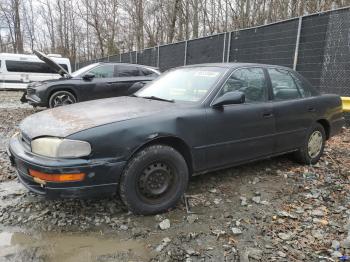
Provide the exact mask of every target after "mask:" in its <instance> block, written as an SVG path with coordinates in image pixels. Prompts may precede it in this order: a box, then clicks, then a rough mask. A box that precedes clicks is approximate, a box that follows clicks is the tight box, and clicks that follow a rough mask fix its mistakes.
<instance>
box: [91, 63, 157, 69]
mask: <svg viewBox="0 0 350 262" xmlns="http://www.w3.org/2000/svg"><path fill="white" fill-rule="evenodd" d="M96 64H112V65H127V66H140V67H145V68H152V69H157V70H158V69H159V68H157V67H154V66H148V65H140V64H131V63H121V62H97V63H96Z"/></svg>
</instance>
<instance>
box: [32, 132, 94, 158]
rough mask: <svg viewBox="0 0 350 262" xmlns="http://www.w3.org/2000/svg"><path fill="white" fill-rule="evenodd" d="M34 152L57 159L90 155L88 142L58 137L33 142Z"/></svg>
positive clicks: (38, 139) (43, 138)
mask: <svg viewBox="0 0 350 262" xmlns="http://www.w3.org/2000/svg"><path fill="white" fill-rule="evenodd" d="M31 147H32V152H33V153H35V154H38V155H42V156H48V157H55V158H78V157H82V156H87V155H90V153H91V146H90V144H89V143H88V142H85V141H79V140H69V139H62V138H57V137H42V138H37V139H34V140H33V141H32V142H31Z"/></svg>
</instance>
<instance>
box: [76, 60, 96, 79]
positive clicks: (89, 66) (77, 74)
mask: <svg viewBox="0 0 350 262" xmlns="http://www.w3.org/2000/svg"><path fill="white" fill-rule="evenodd" d="M96 65H98V63H94V64H91V65H87V66H84V67H82V68H80V69H78V70H77V71H74V72H73V73H71V76H72V77H77V76H80V75H81V74H83V73H85V72H87V71H89V70H90V69H92V68H94V67H96Z"/></svg>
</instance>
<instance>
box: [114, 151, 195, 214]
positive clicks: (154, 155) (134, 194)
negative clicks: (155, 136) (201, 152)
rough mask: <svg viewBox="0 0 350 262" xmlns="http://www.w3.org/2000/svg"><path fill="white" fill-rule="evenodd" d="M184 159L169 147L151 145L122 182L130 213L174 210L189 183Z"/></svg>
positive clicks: (121, 191)
mask: <svg viewBox="0 0 350 262" xmlns="http://www.w3.org/2000/svg"><path fill="white" fill-rule="evenodd" d="M188 176H189V175H188V167H187V164H186V161H185V159H184V158H183V156H182V155H181V154H180V153H179V152H177V151H176V150H175V149H174V148H172V147H169V146H165V145H153V146H149V147H147V148H145V149H143V150H141V151H140V152H139V153H137V154H136V155H135V156H134V157H133V158H132V159H131V160H130V161H129V163H128V165H127V167H126V169H125V170H124V172H123V174H122V177H121V182H120V196H121V199H122V201H123V202H124V204H125V205H126V206H127V208H128V209H129V211H131V212H133V213H134V214H141V215H150V214H156V213H160V212H164V211H166V210H168V209H169V208H172V207H173V206H174V205H175V204H176V202H177V201H178V200H179V199H180V198H181V196H182V195H183V193H184V192H185V190H186V187H187V184H188Z"/></svg>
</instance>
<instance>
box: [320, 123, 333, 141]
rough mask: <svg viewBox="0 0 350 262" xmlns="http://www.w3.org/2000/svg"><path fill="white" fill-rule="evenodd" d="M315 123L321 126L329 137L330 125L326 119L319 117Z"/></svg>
mask: <svg viewBox="0 0 350 262" xmlns="http://www.w3.org/2000/svg"><path fill="white" fill-rule="evenodd" d="M317 123H319V124H320V125H321V126H323V129H324V132H325V133H326V138H327V139H329V137H330V132H331V126H330V125H329V122H328V121H327V120H326V119H320V120H318V121H317Z"/></svg>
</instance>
